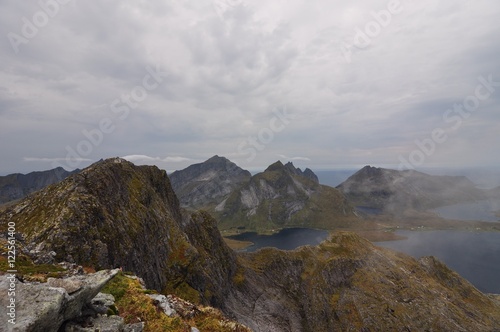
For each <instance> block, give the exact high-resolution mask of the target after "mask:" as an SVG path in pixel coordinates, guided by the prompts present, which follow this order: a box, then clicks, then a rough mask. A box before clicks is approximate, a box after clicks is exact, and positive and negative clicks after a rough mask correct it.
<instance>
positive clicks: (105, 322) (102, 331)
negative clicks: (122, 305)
mask: <svg viewBox="0 0 500 332" xmlns="http://www.w3.org/2000/svg"><path fill="white" fill-rule="evenodd" d="M124 327H125V323H124V322H123V318H122V317H120V316H109V317H108V316H99V317H97V318H96V319H94V320H92V326H85V327H83V326H81V325H80V324H78V323H75V322H70V323H68V324H67V325H66V328H65V330H64V331H65V332H95V331H99V332H122V331H123V329H124Z"/></svg>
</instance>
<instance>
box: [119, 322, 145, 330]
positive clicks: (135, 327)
mask: <svg viewBox="0 0 500 332" xmlns="http://www.w3.org/2000/svg"><path fill="white" fill-rule="evenodd" d="M144 325H146V324H145V323H144V322H140V323H135V324H128V325H125V327H124V328H123V332H142V331H143V330H144Z"/></svg>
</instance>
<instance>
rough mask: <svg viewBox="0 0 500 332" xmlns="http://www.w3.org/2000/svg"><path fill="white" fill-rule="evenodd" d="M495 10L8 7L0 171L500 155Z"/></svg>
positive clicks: (3, 15)
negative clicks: (222, 160)
mask: <svg viewBox="0 0 500 332" xmlns="http://www.w3.org/2000/svg"><path fill="white" fill-rule="evenodd" d="M41 4H46V5H45V6H43V7H45V8H42V6H41ZM55 4H57V5H55ZM499 18H500V2H498V1H492V0H474V1H472V0H470V1H466V0H458V1H457V0H441V1H436V0H421V1H409V0H401V1H395V0H391V1H376V0H370V1H368V0H362V1H360V0H352V1H326V0H318V1H304V0H291V1H290V0H288V1H284V0H283V1H281V0H266V1H260V0H258V1H255V0H253V1H248V0H206V1H183V0H181V1H166V0H161V1H156V0H150V1H137V0H134V1H123V0H122V1H115V0H109V1H99V2H98V1H82V0H73V1H68V0H59V1H58V2H57V1H56V0H41V1H40V2H39V1H19V0H1V1H0V31H1V33H2V39H1V45H0V62H1V66H0V121H1V122H0V153H1V161H0V174H2V175H4V174H7V173H12V172H29V171H33V170H44V169H50V168H53V167H54V166H57V165H61V166H63V167H65V168H66V169H71V168H74V167H79V168H82V167H85V166H87V165H89V164H90V163H91V162H93V161H96V160H99V159H100V158H107V157H113V156H121V157H126V158H127V159H129V160H131V161H133V162H135V163H137V164H156V165H158V166H159V167H161V168H164V169H167V170H176V169H181V168H184V167H186V166H188V165H189V164H192V163H195V162H200V161H203V160H205V159H208V158H209V157H211V156H213V155H215V154H218V155H222V156H225V157H227V158H229V159H231V160H232V161H234V162H236V163H237V164H238V165H240V166H241V167H243V168H247V169H258V168H263V167H265V166H267V165H269V164H271V163H272V162H274V161H276V160H278V159H280V160H282V161H283V162H286V161H293V162H294V164H296V165H298V166H301V167H306V166H307V167H310V168H312V169H328V168H343V167H353V166H354V167H357V166H363V165H366V164H371V165H375V166H393V167H398V165H400V164H405V163H406V166H409V167H410V166H476V165H481V166H498V165H499V164H500V153H499V150H500V148H499V147H500V83H496V82H500V38H499V37H500V21H499ZM480 77H482V79H479V78H480ZM488 81H489V83H488ZM481 82H482V83H481ZM464 103H465V105H466V107H465V106H464ZM454 105H455V107H456V108H455V109H454ZM466 108H468V110H467V109H466Z"/></svg>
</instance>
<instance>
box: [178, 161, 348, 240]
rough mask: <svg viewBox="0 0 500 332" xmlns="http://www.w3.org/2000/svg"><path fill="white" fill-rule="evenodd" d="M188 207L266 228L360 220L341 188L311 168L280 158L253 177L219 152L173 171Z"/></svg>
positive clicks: (224, 221) (224, 225)
mask: <svg viewBox="0 0 500 332" xmlns="http://www.w3.org/2000/svg"><path fill="white" fill-rule="evenodd" d="M170 178H171V181H172V187H173V188H174V191H175V192H176V194H177V195H178V197H179V200H180V202H181V205H183V206H184V207H188V208H192V209H199V208H203V209H206V210H207V211H209V212H210V213H212V214H214V216H216V217H217V219H218V220H219V228H221V229H232V228H234V229H236V228H239V229H247V230H259V231H267V230H272V229H281V228H286V227H292V226H302V227H318V228H325V229H332V228H335V227H345V226H347V225H349V224H351V223H353V222H355V221H356V220H357V217H356V216H355V214H354V208H353V206H351V205H350V204H349V203H348V202H347V200H346V199H345V197H344V196H343V195H342V193H340V192H339V191H338V190H336V189H335V188H332V187H328V186H323V185H320V184H319V181H318V177H317V176H316V174H314V172H313V171H312V170H310V169H308V168H307V169H305V170H304V171H302V170H301V169H300V168H296V167H295V166H294V165H293V164H292V163H290V162H289V163H287V164H283V163H281V162H280V161H278V162H276V163H274V164H272V165H270V166H269V167H268V168H267V169H266V170H265V171H264V172H261V173H258V174H256V175H254V176H251V174H250V172H248V171H245V170H243V169H241V168H240V167H238V166H236V165H235V164H234V163H232V162H231V161H229V160H228V159H226V158H223V157H219V156H214V157H212V158H210V159H208V160H207V161H205V162H203V163H201V164H196V165H192V166H189V167H188V168H186V169H184V170H181V171H176V172H174V173H172V174H171V175H170Z"/></svg>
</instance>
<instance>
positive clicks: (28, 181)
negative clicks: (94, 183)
mask: <svg viewBox="0 0 500 332" xmlns="http://www.w3.org/2000/svg"><path fill="white" fill-rule="evenodd" d="M78 172H79V170H74V171H72V172H68V171H66V170H65V169H63V168H62V167H57V168H54V169H51V170H48V171H42V172H31V173H28V174H19V173H16V174H10V175H6V176H0V204H2V203H7V202H10V201H14V200H17V199H21V198H24V197H26V196H28V195H29V194H31V193H33V192H35V191H37V190H40V189H42V188H45V187H47V186H49V185H51V184H54V183H58V182H60V181H62V180H64V179H65V178H67V177H68V176H70V175H71V174H74V173H78Z"/></svg>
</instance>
